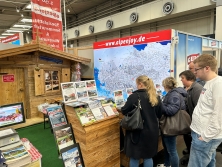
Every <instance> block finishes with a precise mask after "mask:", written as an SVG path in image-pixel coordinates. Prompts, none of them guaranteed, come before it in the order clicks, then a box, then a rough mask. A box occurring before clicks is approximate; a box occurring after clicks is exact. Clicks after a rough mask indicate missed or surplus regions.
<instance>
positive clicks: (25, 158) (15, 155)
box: [1, 141, 31, 166]
mask: <svg viewBox="0 0 222 167" xmlns="http://www.w3.org/2000/svg"><path fill="white" fill-rule="evenodd" d="M1 151H2V156H3V157H4V159H5V160H6V162H7V164H8V166H23V165H25V164H28V163H30V162H31V156H30V154H29V153H28V151H27V150H26V148H25V147H24V145H23V143H22V142H21V141H19V142H17V143H13V144H10V145H7V146H4V147H1Z"/></svg>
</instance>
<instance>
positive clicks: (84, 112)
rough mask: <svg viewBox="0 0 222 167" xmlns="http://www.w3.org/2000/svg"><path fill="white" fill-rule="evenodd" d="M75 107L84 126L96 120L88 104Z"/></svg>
mask: <svg viewBox="0 0 222 167" xmlns="http://www.w3.org/2000/svg"><path fill="white" fill-rule="evenodd" d="M74 109H75V112H76V114H77V116H78V118H79V120H80V122H81V124H82V125H83V126H84V125H87V124H91V123H93V122H95V121H96V119H95V117H94V115H93V113H92V111H91V110H90V108H89V107H88V106H80V107H76V108H74Z"/></svg>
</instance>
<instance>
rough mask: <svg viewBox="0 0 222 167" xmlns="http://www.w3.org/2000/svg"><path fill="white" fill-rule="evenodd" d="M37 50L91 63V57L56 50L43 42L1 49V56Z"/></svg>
mask: <svg viewBox="0 0 222 167" xmlns="http://www.w3.org/2000/svg"><path fill="white" fill-rule="evenodd" d="M36 51H41V52H44V53H49V54H51V55H54V56H58V57H63V58H65V59H68V60H73V61H76V62H81V63H90V62H91V59H87V58H83V57H78V56H75V55H73V54H69V53H66V52H63V51H60V50H56V49H54V48H51V47H50V46H47V45H45V44H41V43H34V44H27V45H24V46H21V47H16V48H10V49H6V50H1V51H0V58H5V57H10V56H15V55H20V54H25V53H28V52H36Z"/></svg>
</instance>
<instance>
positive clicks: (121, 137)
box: [119, 127, 124, 150]
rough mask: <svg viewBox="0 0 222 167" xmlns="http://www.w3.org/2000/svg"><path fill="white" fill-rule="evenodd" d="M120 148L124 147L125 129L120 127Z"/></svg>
mask: <svg viewBox="0 0 222 167" xmlns="http://www.w3.org/2000/svg"><path fill="white" fill-rule="evenodd" d="M119 130H120V150H122V149H123V148H124V134H123V129H122V127H120V129H119Z"/></svg>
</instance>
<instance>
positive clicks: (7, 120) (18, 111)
mask: <svg viewBox="0 0 222 167" xmlns="http://www.w3.org/2000/svg"><path fill="white" fill-rule="evenodd" d="M24 122H25V115H24V107H23V103H14V104H8V105H3V106H0V128H2V127H5V126H10V125H15V124H20V123H24Z"/></svg>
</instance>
